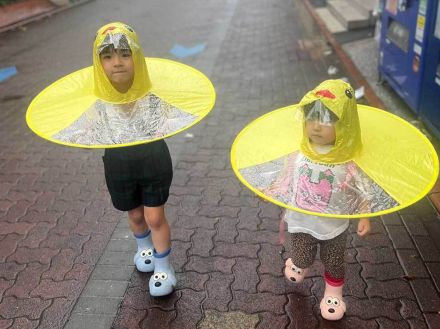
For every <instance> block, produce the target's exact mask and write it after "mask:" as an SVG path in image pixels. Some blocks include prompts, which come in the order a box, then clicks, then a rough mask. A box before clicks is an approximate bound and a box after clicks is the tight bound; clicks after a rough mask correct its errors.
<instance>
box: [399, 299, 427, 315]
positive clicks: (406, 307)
mask: <svg viewBox="0 0 440 329" xmlns="http://www.w3.org/2000/svg"><path fill="white" fill-rule="evenodd" d="M400 303H401V307H400V314H401V315H402V317H403V318H404V319H406V320H408V319H411V318H421V317H422V313H421V312H420V308H419V305H418V304H417V302H415V301H413V300H410V299H401V300H400Z"/></svg>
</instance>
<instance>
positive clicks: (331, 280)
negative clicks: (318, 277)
mask: <svg viewBox="0 0 440 329" xmlns="http://www.w3.org/2000/svg"><path fill="white" fill-rule="evenodd" d="M324 280H325V282H326V283H327V284H329V285H331V286H333V287H340V286H342V285H343V284H344V277H342V278H334V277H332V276H331V275H330V274H329V273H328V272H325V273H324Z"/></svg>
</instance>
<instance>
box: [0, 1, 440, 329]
mask: <svg viewBox="0 0 440 329" xmlns="http://www.w3.org/2000/svg"><path fill="white" fill-rule="evenodd" d="M166 4H168V5H169V3H167V2H165V3H164V4H159V3H158V4H154V5H153V4H152V6H156V7H161V6H163V7H164V10H165V11H164V12H166V9H165V8H166ZM197 4H198V6H201V8H200V10H199V12H203V13H205V15H208V14H209V15H217V17H221V19H220V18H219V19H218V20H217V21H216V22H217V24H218V25H219V26H221V27H220V28H219V29H217V30H215V32H212V30H210V24H212V19H211V17H209V16H208V17H207V18H206V19H205V20H202V19H199V20H197V23H198V25H197V28H196V29H194V30H191V29H188V30H187V31H186V32H187V33H186V37H187V40H188V41H192V42H198V41H200V40H204V39H203V38H204V37H209V36H212V34H210V33H214V36H215V37H216V39H215V41H216V42H217V44H216V45H215V46H213V45H212V44H211V45H208V47H207V50H206V52H205V53H203V54H201V55H200V56H198V57H195V58H189V59H187V60H186V62H187V63H189V64H191V65H194V66H196V67H198V68H200V69H201V70H202V71H204V72H205V73H207V74H208V75H209V76H210V77H211V78H212V80H213V82H214V85H215V86H216V89H217V93H218V101H217V104H216V108H215V109H214V111H213V112H212V114H210V115H209V116H208V117H207V118H206V119H205V120H204V121H203V122H202V123H200V124H199V125H198V126H196V127H195V128H193V129H192V130H191V132H192V133H193V134H194V138H192V139H185V138H184V137H182V136H176V137H173V138H172V139H170V140H169V145H170V149H171V152H172V154H173V160H174V168H175V179H174V182H173V187H172V191H171V197H170V200H169V203H168V207H167V215H168V218H169V221H170V223H171V226H172V239H173V260H174V264H175V268H176V271H177V275H178V279H179V283H178V287H177V290H176V292H175V293H174V294H172V295H171V296H169V297H166V298H151V297H149V295H148V279H149V275H146V274H143V273H139V272H137V271H133V266H132V265H131V264H130V262H129V261H127V259H128V260H130V258H131V254H132V251H131V248H133V246H134V245H133V240H132V238H131V237H130V236H129V233H128V229H127V223H126V221H125V220H124V219H123V220H121V218H123V217H124V216H123V215H122V214H121V213H119V212H117V211H115V210H113V209H112V207H111V205H110V202H109V198H108V195H107V192H106V190H105V186H104V181H103V178H102V167H101V163H100V159H99V157H98V156H96V153H95V152H91V151H85V150H75V149H68V148H64V147H60V146H57V145H52V144H50V143H46V142H44V141H42V140H40V139H38V138H36V137H35V136H34V135H32V133H31V132H29V131H28V129H27V127H26V126H25V123H24V120H23V113H24V110H23V108H22V107H23V104H26V103H27V101H29V100H30V98H31V94H26V95H25V96H23V95H22V94H20V92H17V90H13V89H11V88H12V87H8V86H6V87H4V86H1V85H0V92H2V93H3V92H4V91H6V92H7V94H6V95H8V96H3V95H2V96H1V97H2V104H4V105H5V106H4V108H5V110H4V111H3V112H2V114H1V116H2V120H1V122H0V127H1V129H0V182H1V185H0V220H1V223H2V225H1V227H0V259H1V263H0V298H1V301H0V328H36V327H38V328H62V327H63V326H64V325H66V323H67V325H66V328H81V327H83V328H96V329H98V328H109V327H110V326H113V328H115V329H116V328H118V329H122V328H196V327H198V328H439V327H440V315H439V314H438V311H439V310H440V298H439V293H438V292H439V290H440V253H439V249H440V243H439V241H438V238H437V237H438V236H439V234H438V233H440V221H439V219H438V217H437V212H436V211H435V210H434V208H433V207H432V205H431V204H430V201H429V200H428V199H426V198H425V199H423V200H422V201H421V202H419V203H418V204H416V205H414V206H412V207H410V208H408V209H405V210H404V211H401V212H399V213H397V214H391V215H387V216H383V217H382V218H378V219H375V220H374V223H373V234H372V235H371V236H370V237H369V238H368V239H367V240H360V239H358V238H357V236H356V234H355V232H354V231H353V228H351V234H350V237H349V240H348V243H347V246H348V253H347V284H346V287H345V295H346V300H347V302H348V311H347V315H346V317H345V318H344V319H343V320H341V321H339V322H337V323H329V322H327V321H323V320H322V319H321V317H320V316H319V301H320V297H321V295H322V292H323V283H322V280H321V279H320V271H321V270H322V267H321V266H320V264H319V261H318V263H317V264H316V267H315V268H314V270H313V271H312V273H311V275H310V277H309V278H308V279H306V280H305V282H304V283H303V284H302V285H298V286H293V285H291V284H288V283H287V282H286V281H285V280H284V279H283V276H282V267H283V260H282V256H283V255H282V248H281V246H279V245H278V244H277V229H278V220H277V219H278V217H279V215H280V209H279V208H278V207H275V206H273V205H271V204H268V203H265V202H262V201H260V200H258V199H257V198H255V197H254V195H252V193H251V192H249V191H248V190H247V189H246V188H245V187H244V186H242V185H241V184H240V183H239V182H238V181H237V179H236V178H235V176H234V175H233V173H232V171H231V169H230V164H229V149H230V146H231V144H232V141H233V139H234V137H235V135H236V134H237V133H238V132H239V131H240V130H241V129H242V127H243V126H244V125H246V124H247V123H248V122H249V121H251V120H252V119H254V118H256V117H258V116H259V115H261V114H263V113H265V112H267V111H269V110H271V109H275V108H277V107H281V106H285V105H289V104H292V103H295V102H297V101H298V100H299V99H300V97H301V96H302V95H303V94H304V93H305V92H306V91H307V90H309V89H310V88H313V87H314V86H315V85H316V84H317V83H319V82H320V81H321V80H323V79H326V78H328V76H327V74H326V72H327V67H328V66H329V65H330V64H333V65H337V66H339V63H338V59H337V58H336V57H334V55H328V56H325V55H323V53H324V50H326V49H327V46H326V42H325V40H323V39H322V37H321V36H320V33H319V30H318V28H317V27H316V26H315V25H314V22H313V19H312V18H311V17H310V15H309V14H308V12H307V11H306V10H305V8H304V7H303V5H302V2H301V1H298V0H297V1H290V0H282V1H274V0H261V1H251V0H229V1H227V2H225V3H224V4H222V5H219V4H217V3H216V2H215V1H206V2H204V4H201V3H198V2H197ZM99 5H102V1H99V0H96V1H94V2H93V3H91V4H90V6H88V5H86V6H84V8H83V9H78V10H79V11H81V13H82V14H83V15H86V11H87V10H88V11H91V12H93V9H96V8H97V6H99ZM112 6H114V8H118V9H120V7H117V2H114V3H112ZM87 8H89V9H87ZM178 9H180V10H181V8H178ZM121 10H122V9H121ZM127 10H129V11H130V12H122V11H121V12H120V15H121V16H122V17H123V18H124V17H131V16H130V15H133V13H136V12H137V11H138V10H137V9H136V6H134V5H133V6H132V7H130V8H129V9H127ZM180 13H181V11H180V12H179V10H176V11H173V12H172V15H171V16H172V19H175V20H178V17H179V14H180ZM67 15H68V14H65V16H64V17H60V18H59V19H56V18H54V21H55V23H56V24H60V25H61V24H62V23H61V21H62V20H63V19H67V20H68V19H69V16H67ZM72 15H74V14H72ZM101 15H102V16H101V18H102V17H105V13H102V14H101ZM133 17H134V16H133ZM169 18H170V17H168V19H169ZM138 19H142V17H141V18H138ZM186 19H188V16H186ZM87 22H89V21H88V20H84V25H85V26H86V27H87V28H90V25H92V24H91V23H90V22H89V23H87ZM191 22H194V21H191ZM87 24H89V26H87ZM177 25H178V24H177ZM171 32H172V31H171ZM171 32H170V31H168V30H167V31H166V33H165V32H164V34H163V35H164V37H163V39H164V40H173V35H172V33H171ZM18 37H19V39H20V38H25V37H22V36H18ZM55 38H56V37H55ZM144 38H146V40H148V41H151V40H150V39H148V38H150V37H148V36H147V37H144ZM2 41H3V42H1V44H7V43H8V42H12V41H13V40H12V38H9V39H8V37H7V38H6V40H2ZM209 46H210V47H209ZM166 47H167V44H166V42H165V41H163V44H157V43H155V44H154V47H152V51H153V52H154V53H155V54H157V55H159V56H167V54H166V51H165V49H167V48H166ZM68 51H72V50H61V52H64V54H68ZM8 52H10V53H13V52H14V50H13V49H12V48H11V49H8V48H7V49H6V53H8ZM38 52H39V50H37V53H38ZM55 56H56V54H55ZM25 59H26V57H25ZM4 61H5V60H4V59H2V60H0V63H1V62H4ZM36 64H37V65H39V63H38V62H37V63H36ZM25 69H26V67H25ZM63 70H66V71H68V70H69V67H63ZM341 72H343V71H342V68H341ZM27 74H28V77H29V80H28V81H27V82H21V85H20V87H21V88H30V90H32V91H33V92H37V91H38V86H32V83H31V81H37V82H39V81H42V80H43V79H44V81H46V82H47V81H51V79H52V78H53V75H54V74H55V73H48V75H46V76H45V77H38V76H36V75H35V74H34V73H32V72H30V70H29V72H28V73H27ZM58 74H59V73H58ZM34 79H35V80H34ZM2 88H3V89H2ZM21 88H20V89H21ZM20 89H18V90H20ZM11 95H12V96H14V95H15V98H14V97H11ZM2 108H3V106H2ZM17 114H19V115H17ZM114 317H115V319H114ZM68 319H70V321H69V322H67V320H68ZM112 323H113V325H111V324H112Z"/></svg>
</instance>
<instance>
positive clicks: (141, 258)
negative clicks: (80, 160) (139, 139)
mask: <svg viewBox="0 0 440 329" xmlns="http://www.w3.org/2000/svg"><path fill="white" fill-rule="evenodd" d="M94 51H95V52H96V53H95V54H94V55H95V56H94V58H95V61H94V70H95V93H98V94H99V93H102V92H106V90H105V89H106V88H107V89H108V88H110V89H111V88H114V90H113V91H112V92H114V93H116V94H120V95H122V96H123V94H127V93H133V92H134V93H136V92H137V89H139V88H143V87H144V86H143V85H142V80H140V77H148V72H146V67H145V65H144V64H142V65H141V63H144V55H143V52H142V48H141V47H140V44H139V43H138V40H137V36H136V34H135V32H134V31H133V30H132V29H131V28H130V27H128V26H127V25H124V24H122V23H111V24H108V25H106V26H103V27H101V28H100V29H99V30H98V34H97V38H96V39H95V43H94ZM96 54H98V55H99V59H96V58H97V57H96ZM144 71H145V72H144ZM96 72H98V73H96ZM99 72H101V73H99ZM102 72H104V73H105V74H102ZM100 77H101V78H100ZM107 79H108V80H107ZM101 82H102V83H101ZM145 83H146V84H147V83H149V81H148V79H146V80H145ZM133 103H134V102H133ZM130 104H131V103H127V104H126V103H119V105H118V104H117V106H120V107H121V108H127V107H130ZM121 113H122V114H124V113H123V111H121ZM127 113H129V111H127ZM127 129H129V128H127ZM103 161H104V170H105V179H106V183H107V188H108V190H109V192H110V196H111V199H112V202H113V205H114V207H115V208H116V209H118V210H121V211H127V212H128V219H129V224H130V229H131V230H132V231H133V233H134V236H135V238H136V242H137V245H138V248H137V252H136V254H135V256H134V263H135V265H136V268H137V269H138V270H139V271H141V272H152V271H154V274H153V275H152V276H151V278H150V282H149V287H150V294H151V295H152V296H164V295H168V294H170V293H171V292H172V291H173V290H174V287H175V286H176V277H175V274H174V269H173V267H172V265H171V264H170V261H169V257H170V252H171V241H170V227H169V225H168V223H167V220H166V217H165V210H164V205H165V203H166V201H167V199H168V195H169V189H170V185H171V181H172V178H173V168H172V162H171V157H170V153H169V151H168V147H167V145H166V143H165V141H164V140H159V141H155V142H152V143H147V144H140V145H135V146H128V147H121V148H108V149H106V150H105V154H104V157H103Z"/></svg>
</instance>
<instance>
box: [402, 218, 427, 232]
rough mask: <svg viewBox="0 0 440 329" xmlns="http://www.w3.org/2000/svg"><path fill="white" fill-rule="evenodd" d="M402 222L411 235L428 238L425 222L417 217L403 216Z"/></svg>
mask: <svg viewBox="0 0 440 329" xmlns="http://www.w3.org/2000/svg"><path fill="white" fill-rule="evenodd" d="M402 220H403V222H404V223H405V226H406V228H407V230H408V232H409V233H410V234H411V235H420V236H428V235H429V234H428V231H427V230H426V228H425V226H424V224H423V221H421V220H420V219H419V218H418V216H416V215H402Z"/></svg>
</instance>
